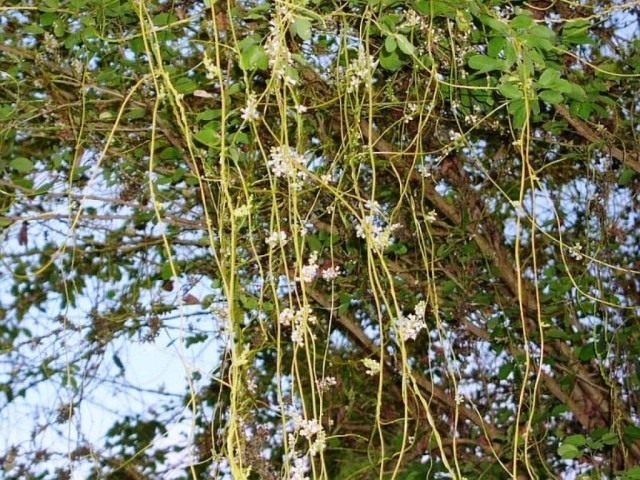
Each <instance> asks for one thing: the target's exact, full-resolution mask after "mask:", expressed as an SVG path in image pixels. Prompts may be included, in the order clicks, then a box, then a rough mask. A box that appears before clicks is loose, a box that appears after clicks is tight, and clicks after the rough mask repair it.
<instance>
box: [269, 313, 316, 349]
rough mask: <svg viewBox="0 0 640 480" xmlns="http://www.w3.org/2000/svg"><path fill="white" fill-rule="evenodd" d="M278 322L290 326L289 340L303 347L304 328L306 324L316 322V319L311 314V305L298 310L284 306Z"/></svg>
mask: <svg viewBox="0 0 640 480" xmlns="http://www.w3.org/2000/svg"><path fill="white" fill-rule="evenodd" d="M278 322H279V323H280V325H282V326H283V327H291V341H292V342H293V343H295V344H297V345H298V346H300V347H304V329H305V327H306V326H307V325H308V324H311V325H315V324H316V323H318V319H317V318H316V316H315V315H313V313H312V311H311V307H309V306H305V307H302V308H301V309H300V310H294V309H292V308H285V309H284V310H282V311H281V312H280V315H279V316H278Z"/></svg>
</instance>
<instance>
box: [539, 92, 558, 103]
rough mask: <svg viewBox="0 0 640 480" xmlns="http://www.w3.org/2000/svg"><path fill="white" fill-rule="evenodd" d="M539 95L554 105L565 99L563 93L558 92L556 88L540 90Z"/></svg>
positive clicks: (541, 98)
mask: <svg viewBox="0 0 640 480" xmlns="http://www.w3.org/2000/svg"><path fill="white" fill-rule="evenodd" d="M538 96H539V97H540V100H543V101H545V102H547V103H550V104H552V105H556V104H558V103H561V102H562V100H563V97H562V94H561V93H560V92H556V91H555V90H545V91H543V92H540V94H539V95H538Z"/></svg>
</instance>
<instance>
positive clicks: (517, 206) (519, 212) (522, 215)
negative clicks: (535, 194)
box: [511, 200, 527, 218]
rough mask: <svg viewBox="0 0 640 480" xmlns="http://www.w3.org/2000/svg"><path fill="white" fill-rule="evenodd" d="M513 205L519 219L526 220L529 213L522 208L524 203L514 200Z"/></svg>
mask: <svg viewBox="0 0 640 480" xmlns="http://www.w3.org/2000/svg"><path fill="white" fill-rule="evenodd" d="M511 205H513V208H514V209H515V211H516V215H517V216H518V217H519V218H526V216H527V212H526V211H525V210H524V208H523V206H522V202H520V201H518V200H514V201H513V202H511Z"/></svg>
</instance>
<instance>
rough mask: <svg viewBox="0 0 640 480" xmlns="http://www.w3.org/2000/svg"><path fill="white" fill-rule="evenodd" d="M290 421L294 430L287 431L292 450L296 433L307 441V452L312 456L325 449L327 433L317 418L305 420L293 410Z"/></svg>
mask: <svg viewBox="0 0 640 480" xmlns="http://www.w3.org/2000/svg"><path fill="white" fill-rule="evenodd" d="M291 421H292V424H293V430H294V432H293V433H289V444H290V445H291V446H292V450H293V449H294V448H293V447H295V441H296V434H297V435H300V436H302V437H304V438H306V439H307V440H308V441H309V454H310V455H311V456H312V457H313V456H315V455H316V454H318V453H319V452H321V451H323V450H324V449H325V447H326V446H327V434H326V433H325V431H324V428H323V427H322V425H321V424H320V422H318V420H316V419H315V418H312V419H310V420H306V419H304V418H302V416H301V415H300V414H299V413H297V412H294V413H293V414H292V416H291Z"/></svg>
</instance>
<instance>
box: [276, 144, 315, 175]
mask: <svg viewBox="0 0 640 480" xmlns="http://www.w3.org/2000/svg"><path fill="white" fill-rule="evenodd" d="M267 165H268V166H269V168H270V169H271V171H272V172H273V174H274V175H275V176H276V177H278V178H282V177H288V178H290V179H295V178H296V177H298V178H305V177H306V173H305V172H304V170H300V168H302V167H304V166H305V160H304V156H303V155H301V154H299V153H298V152H297V151H296V149H295V148H291V147H289V146H288V145H281V146H276V147H271V154H270V155H269V160H267Z"/></svg>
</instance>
